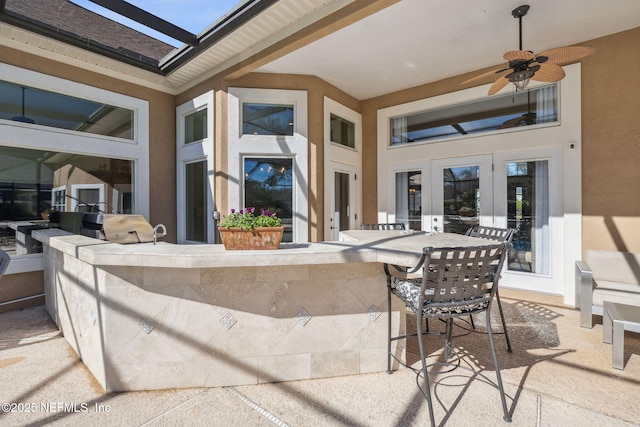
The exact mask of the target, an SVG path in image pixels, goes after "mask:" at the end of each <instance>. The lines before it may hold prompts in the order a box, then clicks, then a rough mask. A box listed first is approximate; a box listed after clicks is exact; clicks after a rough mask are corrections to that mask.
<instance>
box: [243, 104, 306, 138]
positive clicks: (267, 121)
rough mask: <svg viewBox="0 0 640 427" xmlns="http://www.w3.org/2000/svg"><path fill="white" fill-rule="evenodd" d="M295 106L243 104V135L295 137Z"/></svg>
mask: <svg viewBox="0 0 640 427" xmlns="http://www.w3.org/2000/svg"><path fill="white" fill-rule="evenodd" d="M293 123H294V120H293V105H290V104H261V103H255V102H244V103H242V134H243V135H278V136H280V135H281V136H293V131H294V129H293Z"/></svg>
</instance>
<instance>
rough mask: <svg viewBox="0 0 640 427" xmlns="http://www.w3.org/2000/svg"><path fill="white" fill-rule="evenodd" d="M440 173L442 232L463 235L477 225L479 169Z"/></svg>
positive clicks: (467, 167)
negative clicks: (442, 201)
mask: <svg viewBox="0 0 640 427" xmlns="http://www.w3.org/2000/svg"><path fill="white" fill-rule="evenodd" d="M442 173H443V176H442V180H443V186H444V188H443V195H444V205H443V207H442V212H443V218H442V220H443V221H444V232H445V233H457V234H464V233H465V232H466V231H467V230H468V229H469V227H471V226H473V225H478V213H479V212H480V167H479V166H461V167H455V168H446V169H444V170H443V172H442Z"/></svg>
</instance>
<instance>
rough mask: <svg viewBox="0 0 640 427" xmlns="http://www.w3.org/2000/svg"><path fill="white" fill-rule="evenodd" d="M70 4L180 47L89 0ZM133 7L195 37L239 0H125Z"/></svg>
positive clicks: (73, 0) (76, 0)
mask: <svg viewBox="0 0 640 427" xmlns="http://www.w3.org/2000/svg"><path fill="white" fill-rule="evenodd" d="M71 1H72V2H73V3H75V4H77V5H79V6H82V7H84V8H85V9H89V10H91V11H93V12H96V13H99V14H101V15H103V16H105V17H107V18H109V19H112V20H114V21H117V22H119V23H121V24H123V25H126V26H128V27H131V28H133V29H135V30H138V31H140V32H142V33H145V34H148V35H150V36H151V37H154V38H157V39H159V40H162V41H164V42H165V43H169V44H170V45H173V46H175V47H180V46H182V44H183V43H182V42H179V41H176V40H173V39H171V38H168V37H166V36H165V35H164V34H162V33H158V32H157V31H154V30H151V29H148V28H146V27H145V26H143V25H140V24H138V23H137V22H135V21H131V20H129V19H127V18H124V17H122V16H120V15H118V14H117V13H114V12H111V11H110V10H108V9H104V8H103V7H101V6H98V5H97V4H95V3H92V2H91V1H89V0H71ZM127 1H128V3H131V4H132V5H134V6H137V7H139V8H140V9H144V10H146V11H147V12H149V13H152V14H154V15H156V16H157V17H159V18H162V19H164V20H165V21H168V22H170V23H172V24H174V25H177V26H178V27H181V28H183V29H185V30H187V31H189V32H190V33H192V34H195V35H198V34H199V33H201V32H202V31H203V30H204V29H205V28H207V27H208V26H210V25H211V24H213V23H214V22H215V21H217V20H218V18H220V17H221V16H223V15H224V14H226V13H227V12H229V11H230V10H231V9H233V8H234V7H235V6H236V5H238V4H239V3H242V0H127Z"/></svg>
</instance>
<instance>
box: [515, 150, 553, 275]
mask: <svg viewBox="0 0 640 427" xmlns="http://www.w3.org/2000/svg"><path fill="white" fill-rule="evenodd" d="M548 163H549V162H548V161H546V160H542V161H534V162H511V163H508V164H507V220H508V226H509V227H511V228H515V229H516V230H517V231H518V232H517V233H516V235H515V236H514V238H513V250H512V251H511V253H510V254H509V270H513V271H523V272H529V273H536V274H542V275H547V274H549V250H550V245H549V165H548Z"/></svg>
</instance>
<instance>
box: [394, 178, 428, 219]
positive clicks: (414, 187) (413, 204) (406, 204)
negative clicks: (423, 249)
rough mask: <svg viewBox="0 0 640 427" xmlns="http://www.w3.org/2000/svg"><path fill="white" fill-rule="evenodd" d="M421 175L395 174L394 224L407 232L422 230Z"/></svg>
mask: <svg viewBox="0 0 640 427" xmlns="http://www.w3.org/2000/svg"><path fill="white" fill-rule="evenodd" d="M421 181H422V173H421V172H420V171H411V172H399V173H396V222H401V223H403V224H405V226H407V229H409V230H421V229H422V182H421Z"/></svg>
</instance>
